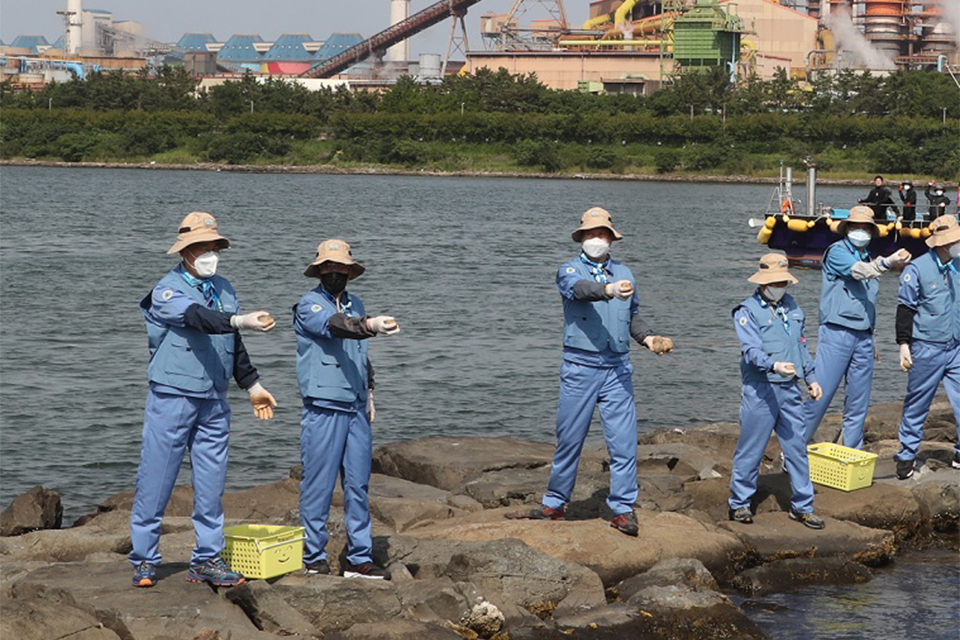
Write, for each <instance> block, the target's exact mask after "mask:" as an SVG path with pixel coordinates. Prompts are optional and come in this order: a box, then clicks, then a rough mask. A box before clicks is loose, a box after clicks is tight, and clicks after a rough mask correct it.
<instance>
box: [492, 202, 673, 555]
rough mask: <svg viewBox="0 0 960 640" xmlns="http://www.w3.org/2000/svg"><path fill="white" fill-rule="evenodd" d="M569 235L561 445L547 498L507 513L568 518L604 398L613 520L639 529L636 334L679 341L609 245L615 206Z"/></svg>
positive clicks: (651, 343) (561, 280)
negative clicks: (650, 312)
mask: <svg viewBox="0 0 960 640" xmlns="http://www.w3.org/2000/svg"><path fill="white" fill-rule="evenodd" d="M571 237H572V238H573V241H574V242H578V243H580V255H579V256H578V257H576V258H574V259H573V260H571V261H569V262H567V263H565V264H564V265H562V266H561V267H560V269H559V270H558V271H557V279H556V283H557V289H559V291H560V296H561V298H562V299H563V316H564V331H563V363H562V364H561V366H560V402H559V405H558V408H557V448H556V451H555V453H554V457H553V467H552V469H551V471H550V481H549V484H548V485H547V492H546V494H545V495H544V496H543V500H542V504H541V506H539V507H536V508H535V509H532V510H527V511H522V512H520V513H513V514H510V515H508V516H507V517H508V518H515V519H516V518H524V519H533V520H562V519H564V517H565V515H566V513H565V507H566V505H567V504H568V503H569V502H570V498H571V496H572V495H573V489H574V485H575V484H576V480H577V464H578V463H579V461H580V452H581V451H582V449H583V443H584V440H585V439H586V437H587V431H588V430H589V428H590V421H591V419H592V418H593V413H594V410H595V409H596V408H597V406H598V405H599V407H600V421H601V423H602V425H603V434H604V439H605V440H606V443H607V451H608V453H609V454H610V494H609V496H608V497H607V506H608V507H609V508H610V511H611V512H612V513H613V519H612V520H611V521H610V525H611V526H612V527H614V528H615V529H617V530H618V531H620V532H622V533H624V534H626V535H629V536H637V535H638V534H639V525H638V522H637V515H636V513H635V512H634V506H635V504H636V500H637V494H638V489H637V407H636V402H635V400H634V390H633V380H632V376H633V366H632V365H631V364H630V339H631V338H633V339H634V340H636V341H637V342H638V343H640V344H642V345H644V346H645V347H646V348H647V349H649V350H650V351H652V352H653V353H655V354H657V355H658V356H660V355H663V354H665V353H669V352H671V351H672V350H673V341H672V340H670V338H665V337H662V336H658V335H654V334H653V332H652V331H651V330H650V329H649V328H648V326H647V324H646V323H645V322H644V321H643V320H642V319H641V317H640V300H639V297H638V296H637V291H636V284H635V283H636V280H635V279H634V277H633V273H632V272H631V271H630V269H629V268H628V267H627V266H626V265H624V264H621V263H620V262H618V261H616V260H614V259H613V258H611V257H610V245H611V244H612V243H613V242H614V241H617V240H620V239H622V237H623V236H621V235H620V233H619V232H618V231H617V230H616V229H615V228H614V226H613V221H612V220H611V218H610V214H609V213H608V212H607V211H606V210H604V209H601V208H600V207H593V208H591V209H589V210H587V211H586V212H585V213H584V214H583V216H582V217H581V219H580V226H579V227H578V228H577V229H576V230H574V231H573V233H572V234H571Z"/></svg>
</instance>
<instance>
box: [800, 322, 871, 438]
mask: <svg viewBox="0 0 960 640" xmlns="http://www.w3.org/2000/svg"><path fill="white" fill-rule="evenodd" d="M819 335H820V339H819V342H818V343H817V360H816V369H815V370H816V372H817V382H819V383H820V388H821V389H823V397H822V398H820V399H819V400H816V401H814V400H813V399H808V400H807V401H806V409H805V412H806V416H805V419H806V442H810V441H811V440H813V436H814V434H815V433H816V432H817V428H819V427H820V421H821V420H823V416H824V414H825V413H826V412H827V409H828V408H829V407H830V403H831V402H832V401H833V396H834V395H835V394H836V393H837V389H838V388H840V381H841V380H845V381H846V382H845V385H844V399H843V446H845V447H853V448H854V449H862V448H863V423H864V421H865V420H866V419H867V409H868V408H869V407H870V387H871V385H872V384H873V363H874V355H873V332H872V331H869V330H866V329H862V330H857V329H848V328H847V327H841V326H839V325H835V324H822V325H820V334H819Z"/></svg>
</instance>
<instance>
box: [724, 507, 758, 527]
mask: <svg viewBox="0 0 960 640" xmlns="http://www.w3.org/2000/svg"><path fill="white" fill-rule="evenodd" d="M727 517H728V518H730V519H731V520H733V521H734V522H739V523H741V524H753V512H752V511H750V507H740V508H738V509H730V512H729V513H728V514H727Z"/></svg>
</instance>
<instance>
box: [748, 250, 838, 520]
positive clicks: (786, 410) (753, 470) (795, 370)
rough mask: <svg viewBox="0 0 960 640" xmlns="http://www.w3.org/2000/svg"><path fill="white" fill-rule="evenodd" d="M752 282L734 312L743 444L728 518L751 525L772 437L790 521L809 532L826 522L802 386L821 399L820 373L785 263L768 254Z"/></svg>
mask: <svg viewBox="0 0 960 640" xmlns="http://www.w3.org/2000/svg"><path fill="white" fill-rule="evenodd" d="M749 281H750V282H752V283H754V284H756V285H757V289H756V291H754V292H753V295H751V296H750V297H749V298H747V299H746V300H744V301H743V302H741V303H740V304H738V305H737V306H736V307H734V309H733V320H734V327H735V328H736V331H737V338H738V339H739V341H740V354H741V358H740V375H741V378H742V380H743V387H742V391H741V401H740V438H739V439H738V440H737V448H736V452H735V453H734V456H733V472H732V473H731V477H730V500H729V505H730V511H729V518H730V520H733V521H735V522H741V523H744V524H750V523H752V522H753V512H752V510H751V506H750V503H751V501H752V500H753V497H754V495H755V494H756V492H757V479H758V476H759V473H760V461H761V459H762V458H763V452H764V449H766V447H767V443H768V442H769V441H770V435H771V434H772V433H774V432H775V433H776V434H777V440H778V441H779V442H780V448H781V450H782V451H783V453H784V459H785V464H786V466H787V468H788V469H789V470H790V487H791V490H792V496H791V498H790V518H791V519H792V520H796V521H798V522H800V523H802V524H803V525H805V526H807V527H810V528H811V529H823V527H824V526H825V525H824V522H823V520H822V519H821V518H819V517H817V516H816V515H814V513H813V484H811V482H810V468H809V463H808V460H807V442H806V439H805V438H804V430H803V429H804V411H803V393H802V392H801V391H800V386H799V384H798V383H797V380H798V379H802V380H803V381H804V382H805V383H806V385H807V392H808V394H809V395H810V397H811V398H813V399H814V400H817V401H819V400H820V397H821V395H822V392H821V390H820V385H819V384H817V379H816V367H815V366H814V362H813V359H812V358H811V357H810V353H809V352H808V351H807V345H806V340H805V338H804V326H805V316H804V314H803V311H802V310H801V309H800V306H799V305H798V304H797V302H796V301H795V300H794V299H793V297H792V296H791V295H790V294H788V293H786V290H787V287H788V286H789V285H791V284H796V283H797V279H796V278H795V277H794V276H793V274H791V273H790V271H789V269H788V266H787V258H786V256H783V255H781V254H779V253H768V254H766V255H765V256H763V257H762V258H760V264H759V268H758V270H757V272H756V273H754V274H753V275H752V276H750V278H749Z"/></svg>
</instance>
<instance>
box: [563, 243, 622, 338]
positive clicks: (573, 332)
mask: <svg viewBox="0 0 960 640" xmlns="http://www.w3.org/2000/svg"><path fill="white" fill-rule="evenodd" d="M564 267H565V268H567V269H571V268H572V269H576V270H577V273H579V274H580V276H581V277H583V278H587V279H589V280H591V281H592V280H593V274H591V273H590V269H589V268H588V267H587V265H585V264H584V263H583V262H581V261H580V260H571V261H570V262H568V263H567V264H566V265H564ZM609 268H610V271H611V272H612V273H613V276H612V277H611V278H610V282H616V281H617V280H629V281H630V282H631V283H633V286H634V288H636V286H637V285H636V281H635V280H634V278H633V273H632V272H631V271H630V269H629V268H628V267H626V266H624V265H622V264H620V263H619V262H616V261H614V260H610V265H609ZM563 346H565V347H573V348H574V349H583V350H584V351H596V352H600V351H613V352H614V353H628V352H629V351H630V300H620V299H618V298H613V299H612V300H597V301H587V300H568V299H567V298H564V299H563Z"/></svg>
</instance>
